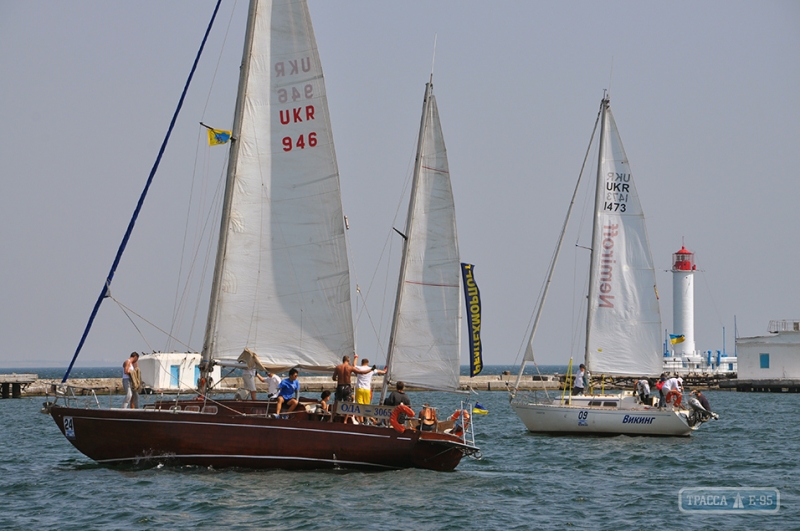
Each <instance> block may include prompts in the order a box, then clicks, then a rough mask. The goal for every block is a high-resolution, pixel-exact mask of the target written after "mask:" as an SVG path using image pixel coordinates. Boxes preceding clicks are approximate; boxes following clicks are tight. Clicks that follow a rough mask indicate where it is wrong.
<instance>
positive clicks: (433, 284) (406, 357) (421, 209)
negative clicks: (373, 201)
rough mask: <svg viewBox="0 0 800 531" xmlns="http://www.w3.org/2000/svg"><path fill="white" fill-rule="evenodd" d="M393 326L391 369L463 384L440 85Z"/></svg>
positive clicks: (424, 380)
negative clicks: (460, 376)
mask: <svg viewBox="0 0 800 531" xmlns="http://www.w3.org/2000/svg"><path fill="white" fill-rule="evenodd" d="M417 158H418V160H417V164H416V168H415V176H414V183H413V185H412V186H413V190H412V194H411V201H410V204H409V215H408V220H407V226H406V231H405V235H406V237H407V239H406V245H405V251H404V260H403V264H402V266H401V278H400V284H399V288H398V295H397V302H396V307H395V317H394V324H393V334H392V339H391V343H390V349H391V350H390V356H389V360H390V377H391V379H392V380H394V381H398V380H402V381H403V382H405V383H406V384H412V385H415V386H419V387H424V388H428V389H448V390H457V389H458V387H459V375H460V363H459V354H460V349H461V344H460V330H461V283H460V282H461V266H460V263H461V262H460V258H459V253H458V237H457V231H456V218H455V203H454V200H453V191H452V186H451V182H450V170H449V166H448V162H447V150H446V148H445V144H444V137H443V135H442V128H441V123H440V121H439V110H438V108H437V105H436V98H435V97H434V95H433V92H432V86H431V85H430V84H429V85H428V86H427V87H426V101H425V106H424V108H423V120H422V125H421V129H420V139H419V147H418V153H417Z"/></svg>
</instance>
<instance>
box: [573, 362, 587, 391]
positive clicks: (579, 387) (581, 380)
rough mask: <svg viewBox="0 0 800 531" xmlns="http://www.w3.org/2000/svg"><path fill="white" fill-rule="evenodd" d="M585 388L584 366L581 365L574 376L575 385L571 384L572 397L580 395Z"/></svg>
mask: <svg viewBox="0 0 800 531" xmlns="http://www.w3.org/2000/svg"><path fill="white" fill-rule="evenodd" d="M585 388H586V365H584V364H583V363H581V366H580V370H579V371H578V374H577V375H575V383H574V384H572V395H573V396H574V395H582V394H583V391H584V389H585Z"/></svg>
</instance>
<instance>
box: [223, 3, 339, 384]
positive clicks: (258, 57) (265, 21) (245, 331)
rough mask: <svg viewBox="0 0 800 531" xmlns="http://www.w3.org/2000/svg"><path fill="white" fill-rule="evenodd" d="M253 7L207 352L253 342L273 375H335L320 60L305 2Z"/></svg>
mask: <svg viewBox="0 0 800 531" xmlns="http://www.w3.org/2000/svg"><path fill="white" fill-rule="evenodd" d="M253 9H255V12H254V22H252V23H251V24H252V25H253V31H252V32H251V38H250V40H249V44H250V45H249V51H248V50H247V49H246V50H245V61H246V62H247V64H246V65H244V66H243V68H242V72H243V73H242V75H243V76H246V79H245V80H244V82H243V84H242V85H240V96H239V97H240V99H241V100H242V102H241V103H240V104H239V108H240V109H241V116H240V124H241V127H240V131H238V133H237V132H236V131H235V132H234V135H235V140H234V147H233V149H235V150H238V151H237V153H236V156H232V164H235V166H234V167H233V168H232V171H233V172H234V177H233V180H232V190H231V191H230V192H229V193H230V194H231V201H230V216H229V219H228V220H227V221H225V220H223V228H224V230H225V231H226V242H225V245H224V249H223V251H222V254H223V256H222V258H221V260H222V262H221V267H222V274H221V277H220V281H219V283H220V289H219V294H218V298H217V300H216V301H214V300H212V304H216V305H217V316H216V320H215V326H214V328H213V330H211V335H210V340H209V343H210V348H211V356H213V357H236V356H238V355H239V354H240V353H241V351H242V349H243V348H244V347H249V348H251V349H252V350H254V351H255V352H256V353H257V354H258V356H259V358H260V359H261V361H262V363H263V364H264V365H265V366H267V367H271V368H273V369H276V370H278V369H287V368H290V367H302V368H308V369H327V368H332V367H334V366H335V365H336V364H337V363H339V361H340V360H341V357H342V355H344V354H352V352H353V351H354V339H353V323H352V313H351V305H350V273H349V268H348V262H347V252H346V248H345V235H344V221H343V216H342V202H341V193H340V188H339V171H338V168H337V164H336V156H335V153H334V148H333V137H332V134H331V126H330V117H329V114H328V102H327V98H326V94H325V83H324V80H323V77H322V67H321V65H320V60H319V53H318V51H317V44H316V40H315V38H314V32H313V29H312V26H311V19H310V16H309V13H308V7H307V5H306V2H305V1H304V0H303V1H297V0H294V1H287V0H276V1H274V2H267V1H262V2H257V3H255V4H254V6H253V7H251V16H253ZM245 47H246V48H247V47H248V44H245ZM229 171H231V170H229ZM229 183H231V181H230V178H229ZM229 186H230V184H229ZM218 267H219V266H218Z"/></svg>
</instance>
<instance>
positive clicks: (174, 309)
mask: <svg viewBox="0 0 800 531" xmlns="http://www.w3.org/2000/svg"><path fill="white" fill-rule="evenodd" d="M202 137H203V134H202V130H199V131H198V132H197V140H196V141H195V152H194V167H193V168H192V177H193V178H192V181H191V184H190V186H189V198H188V201H187V204H186V221H185V223H184V227H183V241H182V242H181V260H180V265H179V266H178V278H177V281H176V283H175V299H174V300H173V303H172V323H171V324H170V329H169V332H170V335H172V334H173V333H174V332H175V326H176V325H177V321H178V319H179V318H180V317H182V313H181V316H180V317H179V312H178V310H179V308H181V307H182V306H183V303H184V302H185V298H184V297H181V293H180V290H181V278H183V260H184V257H185V256H186V240H187V235H188V234H189V219H190V216H191V211H192V199H193V197H194V182H195V179H194V177H195V176H196V175H197V159H198V155H199V151H200V147H199V146H200V142H201V139H202ZM206 152H207V150H206ZM190 278H191V272H190V273H189V275H187V278H186V283H187V284H188V283H189V280H190ZM184 293H185V290H184ZM190 337H191V336H190ZM166 350H170V344H169V341H167V348H166Z"/></svg>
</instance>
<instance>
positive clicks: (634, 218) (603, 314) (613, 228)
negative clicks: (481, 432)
mask: <svg viewBox="0 0 800 531" xmlns="http://www.w3.org/2000/svg"><path fill="white" fill-rule="evenodd" d="M603 105H604V107H603V116H602V123H601V140H600V157H599V160H598V170H597V191H596V195H595V220H594V230H593V236H592V258H591V264H590V281H589V297H588V298H589V303H588V305H589V306H588V307H589V310H588V319H587V334H586V336H587V337H586V364H587V366H588V368H589V370H590V371H591V372H594V373H595V374H608V375H626V376H656V375H658V374H660V372H661V370H662V367H661V352H660V346H661V312H660V309H659V304H658V296H657V292H656V290H655V289H654V288H655V285H656V279H655V268H654V266H653V258H652V254H651V252H650V243H649V240H648V238H647V230H646V227H645V220H644V213H643V212H642V206H641V203H640V201H639V195H638V193H637V191H636V186H635V184H634V181H633V176H632V174H631V170H630V165H629V163H628V158H627V156H626V155H625V150H624V148H623V146H622V140H621V138H620V136H619V131H618V130H617V126H616V123H615V122H614V117H613V115H612V114H611V109H610V107H609V105H608V100H604V101H603Z"/></svg>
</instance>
